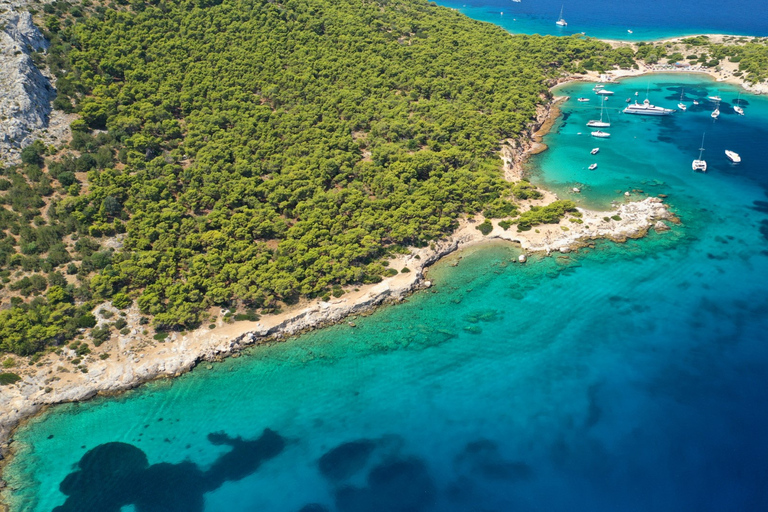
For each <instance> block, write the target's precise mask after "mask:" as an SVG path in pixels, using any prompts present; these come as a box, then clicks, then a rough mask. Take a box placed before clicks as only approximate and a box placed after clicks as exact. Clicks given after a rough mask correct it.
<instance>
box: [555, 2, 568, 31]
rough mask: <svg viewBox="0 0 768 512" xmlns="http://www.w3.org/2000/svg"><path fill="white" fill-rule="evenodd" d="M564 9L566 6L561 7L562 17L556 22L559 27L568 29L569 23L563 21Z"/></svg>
mask: <svg viewBox="0 0 768 512" xmlns="http://www.w3.org/2000/svg"><path fill="white" fill-rule="evenodd" d="M563 7H565V6H564V5H561V6H560V17H559V18H558V19H557V21H556V22H555V25H558V26H560V27H567V26H568V22H567V21H565V20H564V19H563Z"/></svg>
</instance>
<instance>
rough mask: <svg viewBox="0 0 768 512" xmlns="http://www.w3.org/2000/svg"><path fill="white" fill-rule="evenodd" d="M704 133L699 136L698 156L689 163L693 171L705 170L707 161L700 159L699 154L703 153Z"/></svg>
mask: <svg viewBox="0 0 768 512" xmlns="http://www.w3.org/2000/svg"><path fill="white" fill-rule="evenodd" d="M705 135H706V133H704V134H702V136H701V147H700V148H699V158H697V159H696V160H694V161H693V163H691V168H692V169H693V170H694V171H701V172H707V161H706V160H702V158H701V155H702V153H704V136H705Z"/></svg>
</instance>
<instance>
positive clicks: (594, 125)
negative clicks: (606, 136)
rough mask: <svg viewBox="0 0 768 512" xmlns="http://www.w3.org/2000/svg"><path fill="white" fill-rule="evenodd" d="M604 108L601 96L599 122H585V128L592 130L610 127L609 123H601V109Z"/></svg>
mask: <svg viewBox="0 0 768 512" xmlns="http://www.w3.org/2000/svg"><path fill="white" fill-rule="evenodd" d="M604 106H605V96H603V102H602V103H601V104H600V120H599V121H595V120H594V119H593V120H591V121H587V126H589V127H592V128H608V127H609V126H611V122H610V121H603V107H604Z"/></svg>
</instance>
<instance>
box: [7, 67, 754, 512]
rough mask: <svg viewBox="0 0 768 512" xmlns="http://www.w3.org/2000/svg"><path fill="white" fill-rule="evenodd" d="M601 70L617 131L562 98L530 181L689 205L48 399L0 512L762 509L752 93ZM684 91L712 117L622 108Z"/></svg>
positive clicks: (25, 432)
mask: <svg viewBox="0 0 768 512" xmlns="http://www.w3.org/2000/svg"><path fill="white" fill-rule="evenodd" d="M610 87H611V88H612V89H615V91H616V95H615V96H614V98H613V99H611V100H610V101H609V104H610V105H611V108H612V109H613V110H614V111H613V112H611V120H612V122H613V123H614V124H613V126H611V128H609V129H608V130H610V131H611V132H612V133H613V137H612V138H611V139H609V140H603V141H600V142H595V140H593V139H590V138H589V136H588V135H585V132H586V131H587V130H586V128H585V127H584V123H585V122H586V121H587V120H588V119H590V118H592V117H594V114H595V110H596V109H595V105H594V104H590V106H585V105H583V104H580V103H577V102H576V101H570V102H567V103H565V104H564V105H563V119H562V121H561V122H560V123H559V124H557V125H556V126H555V127H554V129H553V131H552V133H551V134H550V135H549V136H548V137H547V138H546V142H547V143H548V144H549V145H550V147H551V149H550V150H549V151H547V152H545V153H543V154H541V155H539V156H538V157H536V158H535V159H534V161H533V162H532V163H531V166H532V169H531V171H532V172H533V177H534V179H535V180H536V181H538V182H540V183H542V184H545V185H547V186H549V187H551V188H553V189H554V190H557V191H558V192H559V193H560V194H561V195H562V196H564V197H565V196H567V190H568V189H569V188H570V187H572V185H573V183H580V184H581V186H582V187H583V189H584V191H583V193H582V194H581V195H570V196H567V197H571V198H573V199H575V200H577V201H580V202H581V203H582V204H585V205H595V206H607V205H608V204H609V203H610V202H611V201H613V200H623V197H624V196H623V194H621V192H622V191H624V190H627V189H635V190H637V189H642V190H643V191H644V192H643V194H650V195H657V194H666V195H668V196H669V197H668V202H669V203H670V204H671V205H672V206H673V208H674V210H675V212H676V213H678V214H679V215H680V217H681V219H682V221H683V223H682V224H681V225H679V226H673V230H672V231H671V232H667V233H663V234H655V233H652V234H651V235H650V236H649V237H647V238H645V239H642V240H638V241H630V242H628V243H626V244H614V243H610V242H600V243H598V244H596V246H595V248H593V249H586V250H583V251H580V252H579V253H576V254H570V255H559V256H557V257H533V258H532V259H531V260H530V261H529V262H528V263H527V264H525V265H519V264H517V263H514V260H516V257H517V254H518V252H517V250H516V249H515V248H514V247H512V246H510V245H506V244H491V245H488V246H480V247H476V248H473V249H471V250H468V251H466V252H465V253H464V254H462V255H461V256H462V259H461V261H460V263H459V265H458V266H457V267H452V266H451V263H452V262H453V261H455V259H452V258H457V257H458V255H457V256H453V257H451V258H449V259H448V260H446V261H444V262H442V263H440V264H438V265H437V266H436V267H435V268H434V269H432V271H431V272H430V278H431V279H434V281H435V283H436V284H435V287H434V288H433V289H432V290H430V291H428V292H424V293H419V294H417V295H415V296H413V297H412V298H410V299H409V300H408V301H407V302H406V303H405V304H402V305H398V306H393V307H387V308H383V309H381V310H379V311H378V312H376V313H375V314H374V315H372V316H370V317H365V318H358V319H356V320H355V322H356V323H357V325H358V327H357V328H356V329H352V328H350V327H348V326H346V325H340V326H336V327H332V328H328V329H323V330H320V331H317V332H314V333H311V334H308V335H305V336H301V337H299V338H296V339H292V340H290V341H288V342H285V343H281V344H275V345H272V346H268V347H259V348H256V349H253V350H250V351H249V352H248V354H247V355H246V356H244V357H240V358H238V359H230V360H227V361H225V362H223V363H219V364H216V365H214V366H213V369H211V370H209V369H207V367H200V368H198V369H196V370H195V371H193V372H191V373H189V374H187V375H185V376H182V377H181V378H178V379H175V380H173V381H168V382H156V383H152V384H149V385H147V386H144V387H142V388H140V389H138V390H135V391H132V392H130V393H126V394H124V395H122V396H120V397H117V398H104V399H97V400H94V401H91V402H87V403H83V404H69V405H64V406H60V407H56V408H53V409H51V410H50V411H49V412H48V413H46V414H44V415H42V416H40V417H38V418H36V419H34V420H33V421H31V422H30V423H29V424H28V425H26V426H25V427H24V428H22V429H20V431H19V432H18V433H17V435H16V437H15V443H16V447H17V448H18V455H17V457H16V458H15V459H14V460H13V462H12V464H11V465H10V466H9V467H8V469H7V472H6V477H7V478H8V481H9V489H7V490H5V491H4V494H3V497H4V498H5V499H7V500H8V501H10V502H11V503H12V504H13V506H14V508H13V512H17V511H25V512H32V511H34V512H42V511H50V510H57V511H58V512H64V511H78V512H88V511H94V512H112V511H114V512H118V511H119V512H129V511H130V512H134V511H135V512H148V511H153V512H154V511H164V512H168V511H178V512H181V511H184V512H196V511H197V512H202V511H205V512H225V511H226V512H229V511H248V512H251V511H275V512H297V511H303V512H310V511H315V512H317V511H322V510H326V511H334V512H369V511H370V512H379V511H381V512H384V511H387V512H390V511H402V512H406V511H408V512H429V511H432V512H442V511H446V512H459V511H461V512H464V511H488V512H491V511H496V512H505V511H512V510H521V511H547V512H549V511H573V510H589V511H595V512H602V511H606V512H608V511H611V512H613V511H617V510H621V511H648V510H654V511H675V512H677V511H681V510H696V511H718V512H719V511H723V510H748V511H752V510H768V436H767V435H766V432H768V393H766V389H768V334H766V333H768V296H767V295H766V284H768V282H767V279H766V276H768V194H767V192H766V191H767V190H768V164H766V162H768V154H766V153H767V152H768V151H767V148H766V141H768V132H766V126H768V124H767V123H768V98H765V97H756V96H752V95H742V96H741V99H742V100H745V105H746V106H745V111H746V115H745V116H743V117H741V116H736V115H735V114H733V113H732V112H730V111H729V110H728V109H727V108H726V107H725V105H726V104H727V103H728V102H731V101H732V100H734V99H736V97H737V95H738V90H737V89H735V88H733V87H730V86H724V85H722V84H715V83H714V82H711V81H708V80H706V79H705V78H702V77H695V76H689V75H673V76H665V75H653V76H650V77H641V78H636V79H632V80H628V81H625V82H622V84H620V85H615V86H610ZM681 87H685V91H686V95H688V96H686V102H687V103H688V104H689V105H691V103H692V99H693V98H694V97H704V96H707V95H712V94H715V93H718V94H719V95H720V96H722V97H723V100H724V101H723V104H721V110H722V111H723V115H722V117H721V118H720V119H719V120H718V121H717V122H713V121H712V120H711V118H710V117H709V110H708V109H707V108H705V107H702V108H701V109H700V110H699V109H691V110H689V111H688V112H686V113H677V114H675V115H674V116H673V117H671V118H667V119H647V118H639V117H629V116H626V117H624V116H623V115H621V114H618V113H617V112H616V111H617V110H618V109H619V106H623V99H624V97H625V96H629V95H633V94H634V91H645V90H646V89H648V91H649V92H648V94H649V97H650V99H651V100H652V101H653V102H654V103H656V104H660V105H664V106H673V105H674V104H676V103H677V102H678V101H679V97H680V91H681ZM560 92H561V93H563V94H568V95H570V96H572V97H573V98H576V97H578V96H584V95H592V92H591V85H590V84H571V85H568V86H565V87H564V88H562V89H561V90H560ZM641 94H644V92H641ZM592 97H594V96H592ZM619 103H621V104H622V105H618V104H619ZM704 130H706V131H707V133H708V136H707V137H708V139H707V140H708V142H706V143H705V145H706V147H707V152H706V153H705V158H707V160H708V162H709V164H710V171H709V172H708V173H707V174H701V173H693V172H692V171H691V168H690V162H691V160H692V159H693V158H695V157H696V156H697V155H698V147H699V144H700V135H701V133H702V131H704ZM594 146H600V147H601V151H600V153H599V154H598V155H597V156H595V157H593V156H591V155H589V149H590V148H591V147H594ZM726 147H728V148H732V149H735V150H737V151H739V152H740V153H741V154H742V155H743V156H744V162H743V163H742V164H740V165H731V164H729V163H728V162H727V160H725V157H724V155H723V154H722V151H723V149H724V148H726ZM593 160H595V161H597V162H598V163H599V167H598V169H597V170H596V171H588V170H586V166H587V165H588V164H589V163H590V162H591V161H593ZM643 194H640V193H636V195H643ZM513 229H514V228H513ZM57 507H58V508H57Z"/></svg>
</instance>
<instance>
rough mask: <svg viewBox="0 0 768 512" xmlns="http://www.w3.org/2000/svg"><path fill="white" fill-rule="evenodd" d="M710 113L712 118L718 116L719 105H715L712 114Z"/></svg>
mask: <svg viewBox="0 0 768 512" xmlns="http://www.w3.org/2000/svg"><path fill="white" fill-rule="evenodd" d="M710 115H711V116H712V119H717V118H718V117H720V105H715V110H713V111H712V114H710Z"/></svg>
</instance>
